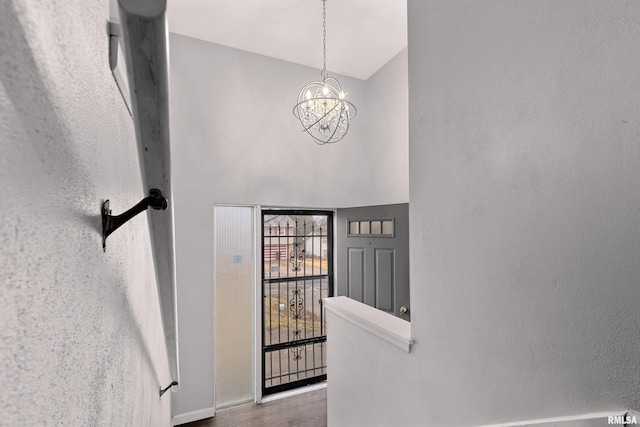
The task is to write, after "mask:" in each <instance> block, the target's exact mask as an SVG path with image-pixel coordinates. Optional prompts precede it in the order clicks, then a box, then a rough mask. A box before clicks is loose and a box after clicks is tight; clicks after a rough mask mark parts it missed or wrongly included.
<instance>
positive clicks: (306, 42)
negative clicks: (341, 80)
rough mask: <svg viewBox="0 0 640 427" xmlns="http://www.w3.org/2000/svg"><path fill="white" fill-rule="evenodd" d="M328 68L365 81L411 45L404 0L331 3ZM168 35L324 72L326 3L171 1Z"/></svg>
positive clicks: (330, 0)
mask: <svg viewBox="0 0 640 427" xmlns="http://www.w3.org/2000/svg"><path fill="white" fill-rule="evenodd" d="M326 4H327V69H328V71H329V72H331V73H338V74H343V75H347V76H351V77H356V78H360V79H367V78H369V77H370V76H371V75H372V74H374V73H375V72H376V71H377V70H378V69H380V67H382V66H383V65H384V64H386V63H387V62H388V61H389V60H390V59H391V58H393V57H394V56H395V55H396V54H397V53H399V52H400V51H401V50H402V49H404V48H405V47H406V46H407V16H406V15H407V5H406V0H327V2H326ZM167 16H168V20H169V31H171V32H174V33H178V34H182V35H186V36H189V37H194V38H197V39H201V40H205V41H209V42H212V43H217V44H221V45H224V46H229V47H233V48H236V49H241V50H245V51H249V52H253V53H257V54H261V55H265V56H269V57H273V58H277V59H282V60H285V61H290V62H294V63H297V64H302V65H307V66H310V67H314V68H318V69H319V70H320V69H322V0H226V1H223V0H170V1H169V2H168V14H167Z"/></svg>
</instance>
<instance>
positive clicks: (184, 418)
mask: <svg viewBox="0 0 640 427" xmlns="http://www.w3.org/2000/svg"><path fill="white" fill-rule="evenodd" d="M215 414H216V408H205V409H199V410H197V411H191V412H187V413H186V414H180V415H174V416H173V417H171V425H172V426H179V425H181V424H186V423H190V422H192V421H198V420H203V419H205V418H211V417H213V416H214V415H215Z"/></svg>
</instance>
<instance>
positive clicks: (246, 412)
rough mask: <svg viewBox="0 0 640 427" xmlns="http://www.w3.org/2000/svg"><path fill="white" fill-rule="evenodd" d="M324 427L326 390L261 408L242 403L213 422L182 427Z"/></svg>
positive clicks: (274, 402) (221, 414)
mask: <svg viewBox="0 0 640 427" xmlns="http://www.w3.org/2000/svg"><path fill="white" fill-rule="evenodd" d="M326 425H327V389H326V388H323V389H320V390H316V391H310V392H308V393H303V394H298V395H295V396H291V397H285V398H283V399H279V400H274V401H271V402H266V403H263V404H261V405H256V404H255V403H245V404H244V405H238V406H234V407H232V408H228V409H221V410H219V411H218V412H217V413H216V416H215V417H213V418H208V419H206V420H200V421H194V422H192V423H188V424H182V426H184V427H240V426H270V427H293V426H295V427H325V426H326Z"/></svg>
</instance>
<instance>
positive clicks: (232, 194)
mask: <svg viewBox="0 0 640 427" xmlns="http://www.w3.org/2000/svg"><path fill="white" fill-rule="evenodd" d="M170 42H171V119H172V128H171V131H172V150H173V152H172V167H173V178H174V182H173V185H174V186H173V189H174V198H175V200H176V205H175V207H176V211H175V215H176V216H175V221H176V258H177V267H176V271H177V285H178V313H179V314H178V324H179V334H180V362H181V363H180V376H181V385H180V392H179V393H177V394H176V395H175V396H174V397H175V399H174V405H173V414H174V416H179V417H181V416H183V415H185V414H187V416H188V417H190V416H192V415H193V414H190V413H194V412H195V413H196V416H197V414H198V413H206V412H207V410H210V409H211V408H213V407H214V405H215V403H214V391H213V387H214V362H213V338H212V337H213V318H214V314H213V268H212V260H213V205H214V204H215V203H228V204H261V205H265V206H288V207H309V208H314V207H315V208H335V207H347V206H361V205H373V204H384V203H406V202H407V201H408V166H407V165H408V152H407V150H408V142H407V139H406V136H405V137H402V135H406V134H407V116H408V113H407V103H406V102H404V103H403V101H402V98H403V96H402V94H401V92H403V91H404V97H405V98H406V90H407V73H406V67H407V63H406V53H405V54H403V53H400V54H399V55H398V56H397V57H396V58H394V60H393V61H392V63H390V64H389V65H388V66H386V67H385V68H383V69H382V70H381V71H380V72H379V73H377V74H376V75H374V76H373V77H372V78H371V79H370V80H369V81H366V82H365V81H362V80H358V79H353V78H348V77H342V76H338V77H339V79H340V82H341V84H342V85H343V87H344V89H345V90H346V91H347V92H349V95H348V96H349V99H350V100H351V102H353V103H354V104H355V105H356V107H357V108H358V115H357V116H356V118H355V119H354V120H353V122H352V124H351V128H350V130H349V134H348V135H347V136H346V137H345V138H344V139H343V140H342V141H341V142H339V143H337V144H332V145H325V146H318V145H316V144H314V143H313V141H312V140H311V139H310V138H309V137H307V136H306V135H305V134H303V132H302V128H301V125H300V123H299V122H297V121H296V119H295V117H294V116H293V114H292V110H293V105H294V103H295V100H296V97H297V95H298V92H299V90H300V89H301V88H302V86H304V85H305V84H306V83H308V82H309V81H312V80H317V79H319V78H320V70H316V69H312V68H308V67H303V66H300V65H296V64H292V63H289V62H284V61H280V60H276V59H272V58H267V57H264V56H260V55H256V54H252V53H248V52H243V51H239V50H236V49H231V48H227V47H223V46H219V45H215V44H211V43H207V42H203V41H200V40H196V39H192V38H189V37H185V36H180V35H176V34H171V35H170ZM403 55H404V56H403ZM387 67H388V70H386V68H387ZM385 70H386V71H385ZM385 80H386V82H385ZM370 81H373V83H372V84H373V86H372V87H373V88H374V89H376V91H378V89H380V92H379V93H378V95H376V96H375V97H373V98H375V99H376V102H379V103H380V105H383V106H384V107H383V108H384V109H387V108H390V109H394V108H395V113H396V114H398V115H400V116H401V117H400V118H393V119H389V120H388V121H387V122H386V127H385V130H384V131H380V128H381V124H380V123H385V122H384V121H382V122H378V121H377V119H376V120H374V122H376V123H377V124H376V125H375V126H373V125H372V126H371V128H372V129H369V125H370V124H371V119H370V118H369V114H370V113H371V114H375V115H374V116H373V117H379V116H378V114H381V113H382V111H383V110H381V111H380V112H378V111H376V112H375V113H373V112H372V108H371V107H370V105H369V102H373V101H371V98H372V97H371V96H370V95H368V92H369V83H370ZM383 87H384V88H386V90H381V88H383ZM377 106H378V104H376V105H375V106H374V107H375V108H377ZM394 106H395V107H394ZM396 107H397V108H396ZM402 116H403V117H404V118H402ZM393 128H396V131H395V132H393V133H394V134H397V135H399V136H398V137H397V138H389V137H388V135H387V132H390V129H393ZM381 159H386V160H385V161H381ZM247 333H251V331H247ZM199 411H200V412H199ZM201 411H205V412H201ZM179 419H184V417H181V418H179Z"/></svg>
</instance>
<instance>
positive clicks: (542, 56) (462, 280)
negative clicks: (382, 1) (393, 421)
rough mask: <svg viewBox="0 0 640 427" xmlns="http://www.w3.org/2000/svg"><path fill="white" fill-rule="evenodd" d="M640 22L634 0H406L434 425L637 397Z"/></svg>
mask: <svg viewBox="0 0 640 427" xmlns="http://www.w3.org/2000/svg"><path fill="white" fill-rule="evenodd" d="M638 16H640V3H638V2H637V1H616V2H611V1H605V0H592V1H589V2H584V1H573V0H542V1H535V2H530V1H500V0H486V1H482V2H477V1H473V0H459V1H456V2H451V1H448V0H432V1H428V2H425V1H417V0H410V1H409V94H410V95H409V96H410V128H409V137H410V139H409V151H410V200H411V204H410V221H411V226H410V230H411V238H412V240H411V251H412V253H411V284H412V287H411V301H412V306H413V307H412V308H413V311H412V329H413V333H414V336H415V338H416V341H417V344H416V353H415V357H416V359H417V360H418V362H417V363H416V365H415V371H416V372H417V373H419V374H418V375H416V376H415V377H414V379H413V380H414V381H417V382H419V383H420V384H421V386H420V389H421V390H422V391H423V393H422V395H423V397H424V399H425V401H426V402H429V403H428V405H425V406H424V407H420V406H419V402H416V403H415V406H414V407H415V408H420V410H419V411H417V412H416V413H419V414H422V416H424V417H425V418H426V419H427V420H428V421H430V423H431V425H439V426H446V425H463V424H468V425H471V424H482V423H489V422H499V421H517V420H521V419H533V418H542V417H551V416H560V415H572V414H579V413H586V412H593V411H600V410H613V409H624V408H628V407H631V408H634V407H635V408H638V407H639V406H640V371H639V370H638V369H637V367H638V355H639V354H640V341H639V340H638V331H639V330H640V310H639V307H640V286H639V283H640V282H639V280H640V270H639V269H638V265H639V260H640V235H639V234H638V230H640V167H639V165H640V145H639V144H638V141H639V140H640V103H639V102H638V94H639V93H640V79H638V69H640V55H638V54H637V53H638V41H639V40H640V26H639V25H638ZM418 395H419V394H418ZM451 414H456V416H455V418H452V417H451ZM468 417H473V418H468ZM465 420H468V421H465Z"/></svg>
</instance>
